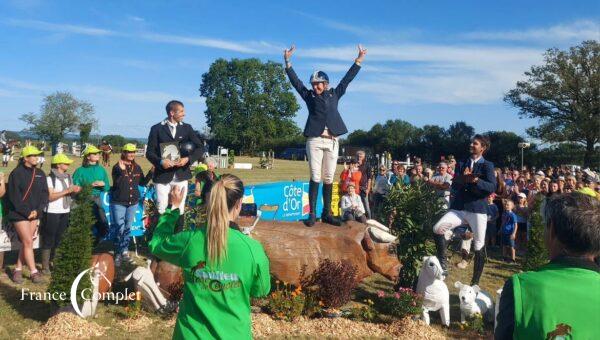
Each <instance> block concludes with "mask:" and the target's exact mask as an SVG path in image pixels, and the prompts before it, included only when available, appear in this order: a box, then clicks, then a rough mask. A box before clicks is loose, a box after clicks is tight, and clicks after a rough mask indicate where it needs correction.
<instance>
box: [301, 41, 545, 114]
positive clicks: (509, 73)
mask: <svg viewBox="0 0 600 340" xmlns="http://www.w3.org/2000/svg"><path fill="white" fill-rule="evenodd" d="M366 47H367V48H368V54H367V57H366V59H365V62H364V63H363V65H364V67H365V70H364V71H365V72H363V73H362V74H361V75H359V80H357V81H356V82H355V83H353V84H352V85H351V86H350V87H349V91H350V92H352V91H356V92H366V93H370V94H372V95H374V96H375V97H376V98H377V99H378V100H379V101H381V102H384V103H402V104H406V103H441V104H483V103H490V102H498V101H500V100H501V99H502V96H503V94H504V93H505V92H506V91H507V90H508V89H510V88H511V87H513V86H514V85H515V83H516V81H518V80H520V79H521V77H522V75H523V72H524V71H525V70H527V69H529V67H530V66H531V65H534V64H537V63H539V62H541V61H542V53H543V50H541V49H533V48H515V47H497V46H479V45H461V46H457V45H438V44H398V45H372V46H366ZM355 53H356V51H355V48H354V47H353V46H348V45H346V46H328V47H320V48H311V49H306V50H298V52H297V54H298V56H299V57H304V58H317V59H318V60H319V59H321V60H322V59H325V60H334V61H338V60H344V61H346V62H351V61H352V60H353V58H354V57H355ZM371 63H373V64H375V65H374V66H375V67H374V68H375V70H376V71H372V72H366V71H368V69H367V66H368V65H370V64H371ZM316 64H317V65H324V66H325V67H327V66H330V67H331V68H325V69H326V70H335V71H337V70H340V71H342V70H344V71H345V69H347V67H348V65H346V64H344V65H342V64H340V63H332V64H328V63H326V62H325V63H322V62H319V61H317V62H316ZM380 65H381V66H380ZM342 66H344V67H342ZM378 68H379V70H378ZM377 71H379V72H377ZM374 73H375V74H376V75H373V74H374Z"/></svg>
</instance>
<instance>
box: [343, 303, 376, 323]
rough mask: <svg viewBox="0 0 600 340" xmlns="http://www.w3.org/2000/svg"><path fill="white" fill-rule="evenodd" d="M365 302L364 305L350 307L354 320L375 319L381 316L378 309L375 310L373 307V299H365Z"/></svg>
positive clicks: (368, 320) (370, 320) (369, 320)
mask: <svg viewBox="0 0 600 340" xmlns="http://www.w3.org/2000/svg"><path fill="white" fill-rule="evenodd" d="M363 302H364V305H363V306H358V307H353V308H351V309H350V318H351V319H353V320H359V321H366V322H373V321H375V320H376V319H377V318H378V317H379V314H378V313H377V310H375V308H374V307H373V306H374V305H375V302H373V300H371V299H365V300H363Z"/></svg>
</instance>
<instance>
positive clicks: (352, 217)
mask: <svg viewBox="0 0 600 340" xmlns="http://www.w3.org/2000/svg"><path fill="white" fill-rule="evenodd" d="M342 220H343V221H344V222H346V221H360V222H361V223H367V217H366V216H365V207H364V205H363V203H362V200H361V199H360V195H358V193H357V192H356V185H355V184H354V183H352V182H351V183H350V184H348V192H347V193H346V194H345V195H344V196H343V197H342Z"/></svg>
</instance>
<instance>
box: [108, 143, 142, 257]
mask: <svg viewBox="0 0 600 340" xmlns="http://www.w3.org/2000/svg"><path fill="white" fill-rule="evenodd" d="M136 150H137V148H136V146H135V144H131V143H128V144H125V145H124V146H123V149H122V152H121V159H120V160H119V162H118V163H117V164H115V165H114V166H113V168H112V180H113V186H112V190H111V196H110V218H111V227H110V238H111V239H112V240H113V241H114V246H115V265H116V266H120V265H121V262H122V261H126V262H131V258H130V257H129V253H128V252H127V251H128V249H129V241H130V239H131V237H130V235H129V233H130V232H131V224H132V223H133V220H134V219H135V212H136V210H137V207H138V203H139V201H140V191H139V189H138V186H139V185H142V186H143V185H146V184H147V183H148V181H149V180H150V179H151V176H144V173H143V171H142V168H141V167H140V166H139V165H138V164H137V163H136V161H135V152H136Z"/></svg>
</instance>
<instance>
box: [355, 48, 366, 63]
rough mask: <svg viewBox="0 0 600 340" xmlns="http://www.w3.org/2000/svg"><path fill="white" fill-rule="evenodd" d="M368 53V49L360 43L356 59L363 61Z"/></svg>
mask: <svg viewBox="0 0 600 340" xmlns="http://www.w3.org/2000/svg"><path fill="white" fill-rule="evenodd" d="M366 55H367V49H366V48H363V47H362V45H361V44H358V57H357V58H356V60H357V61H358V62H362V61H363V60H364V59H365V56H366Z"/></svg>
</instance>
